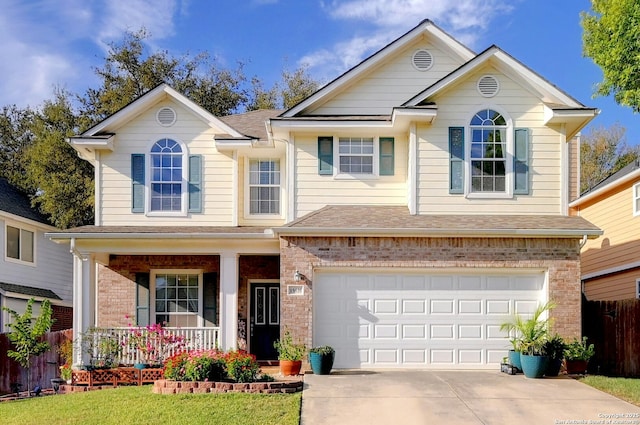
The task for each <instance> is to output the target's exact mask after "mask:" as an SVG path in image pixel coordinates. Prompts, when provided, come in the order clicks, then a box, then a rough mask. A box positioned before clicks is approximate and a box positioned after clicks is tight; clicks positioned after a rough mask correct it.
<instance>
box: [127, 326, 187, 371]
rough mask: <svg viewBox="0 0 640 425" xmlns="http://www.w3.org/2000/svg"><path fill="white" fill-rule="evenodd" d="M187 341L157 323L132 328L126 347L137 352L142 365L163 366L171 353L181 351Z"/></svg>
mask: <svg viewBox="0 0 640 425" xmlns="http://www.w3.org/2000/svg"><path fill="white" fill-rule="evenodd" d="M185 344H186V343H185V339H184V337H183V336H181V335H176V334H174V333H173V332H171V331H170V330H167V329H165V328H164V327H163V326H162V325H161V324H159V323H156V324H153V325H148V326H139V327H136V328H132V329H131V330H130V333H129V335H128V336H127V338H126V340H125V343H124V345H125V346H127V347H128V348H129V350H133V351H136V352H137V353H138V356H137V357H138V358H139V360H140V363H146V364H152V365H156V364H162V363H163V362H164V361H165V359H166V358H167V357H168V356H169V354H170V353H173V352H176V351H179V350H181V349H182V348H183V347H184V346H185Z"/></svg>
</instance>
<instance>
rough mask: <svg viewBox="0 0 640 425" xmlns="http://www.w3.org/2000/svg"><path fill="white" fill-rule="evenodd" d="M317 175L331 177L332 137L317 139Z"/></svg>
mask: <svg viewBox="0 0 640 425" xmlns="http://www.w3.org/2000/svg"><path fill="white" fill-rule="evenodd" d="M318 174H321V175H333V137H331V136H329V137H326V136H321V137H318Z"/></svg>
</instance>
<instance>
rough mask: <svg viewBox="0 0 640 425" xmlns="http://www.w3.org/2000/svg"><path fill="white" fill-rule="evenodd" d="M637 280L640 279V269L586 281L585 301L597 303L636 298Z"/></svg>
mask: <svg viewBox="0 0 640 425" xmlns="http://www.w3.org/2000/svg"><path fill="white" fill-rule="evenodd" d="M637 279H640V269H634V270H629V271H626V272H623V273H616V274H612V275H608V276H603V277H602V278H599V279H593V280H588V281H586V282H585V283H584V293H585V295H586V297H587V299H589V300H598V301H612V300H626V299H630V298H636V280H637Z"/></svg>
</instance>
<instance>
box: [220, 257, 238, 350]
mask: <svg viewBox="0 0 640 425" xmlns="http://www.w3.org/2000/svg"><path fill="white" fill-rule="evenodd" d="M220 345H221V347H220V348H222V349H223V350H234V349H236V348H237V345H238V253H236V252H230V251H225V252H221V253H220Z"/></svg>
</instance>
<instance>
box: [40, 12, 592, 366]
mask: <svg viewBox="0 0 640 425" xmlns="http://www.w3.org/2000/svg"><path fill="white" fill-rule="evenodd" d="M596 113H597V110H596V109H594V108H588V107H585V106H584V105H582V104H581V103H580V102H578V101H576V100H575V99H573V98H572V97H570V96H569V95H567V94H566V93H564V92H563V91H561V90H559V89H558V88H557V87H555V86H554V85H553V84H551V83H549V82H547V81H546V80H544V79H543V78H542V77H540V76H539V75H537V74H536V73H534V72H533V71H532V70H530V69H529V68H527V67H526V66H524V65H523V64H522V63H520V62H518V61H517V60H515V59H514V58H512V57H511V56H509V55H508V54H506V53H505V52H504V51H502V50H500V49H499V48H498V47H495V46H492V47H490V48H489V49H487V50H485V51H484V52H482V53H480V54H476V53H474V52H472V51H471V50H469V49H468V48H466V47H465V46H463V45H462V44H460V43H459V42H457V41H456V40H454V39H453V38H451V37H450V36H449V35H448V34H446V33H444V32H443V31H442V30H441V29H439V28H438V27H437V26H435V25H434V24H433V23H432V22H430V21H428V20H426V21H423V22H421V23H420V24H419V25H418V26H417V27H415V28H413V29H412V30H411V31H409V32H408V33H406V34H405V35H403V36H402V37H400V38H399V39H397V40H395V41H394V42H392V43H391V44H389V45H387V46H386V47H384V48H383V49H382V50H380V51H378V52H377V53H375V54H374V55H372V56H371V57H369V58H367V59H366V60H364V61H363V62H362V63H360V64H359V65H357V66H355V67H354V68H352V69H351V70H349V71H347V72H346V73H344V74H343V75H341V76H340V77H338V78H337V79H335V80H334V81H332V82H330V83H329V84H327V85H326V86H324V87H323V88H321V89H320V90H319V91H318V92H316V93H315V94H313V95H311V96H310V97H309V98H307V99H305V100H304V101H302V102H301V103H299V104H298V105H296V106H294V107H293V108H291V109H289V110H287V111H284V112H281V111H257V112H250V113H247V114H241V115H237V116H230V117H223V118H218V117H214V116H212V115H211V114H209V113H207V112H206V111H204V110H203V109H202V108H200V107H198V106H197V105H195V104H194V103H193V102H191V101H189V100H188V99H186V98H185V97H184V96H182V95H181V94H179V93H177V92H176V91H175V90H173V89H172V88H170V87H168V86H166V85H162V86H159V87H157V88H156V89H154V90H152V91H150V92H148V93H147V94H145V95H144V96H142V97H141V98H139V99H138V100H136V101H135V102H133V103H131V104H130V105H128V106H127V107H125V108H124V109H122V110H121V111H119V112H117V113H116V114H114V115H113V116H111V117H109V118H107V119H106V120H104V121H103V122H101V123H99V124H98V125H96V126H95V127H93V128H91V129H89V130H88V131H86V132H85V133H83V134H81V135H79V136H77V137H73V138H71V140H70V142H71V144H72V145H73V146H74V147H75V149H77V151H78V152H79V153H80V155H81V156H82V157H83V158H85V159H86V160H88V161H90V162H91V163H92V164H93V165H94V166H95V168H96V195H95V197H96V223H95V226H86V227H80V228H77V229H71V230H68V231H65V232H52V233H51V234H50V235H49V236H50V237H51V238H52V239H53V240H56V241H58V242H68V243H70V244H71V247H72V250H73V252H74V261H75V263H74V264H75V268H74V270H75V275H74V307H75V310H74V311H75V313H76V314H75V316H74V330H76V331H79V330H82V329H86V328H87V327H89V326H91V325H93V324H98V325H100V326H110V327H122V326H126V325H127V323H128V322H129V321H130V318H134V319H135V322H136V323H138V324H146V323H148V322H166V323H167V324H168V325H169V326H171V327H181V328H185V329H186V330H189V331H192V330H194V331H197V332H200V334H201V335H206V336H207V338H208V337H213V338H219V341H220V346H221V347H222V348H225V349H230V348H235V347H240V348H246V349H248V350H249V351H250V352H252V353H255V354H256V355H257V356H258V358H259V359H274V358H275V356H276V354H275V352H274V351H273V341H274V340H275V339H277V338H278V337H279V336H280V335H282V334H283V332H285V330H289V331H291V333H292V334H293V336H294V338H295V339H298V340H301V341H304V342H305V343H306V344H307V345H309V346H311V345H324V344H329V345H332V346H334V347H335V348H336V352H337V357H336V367H339V368H344V367H426V368H428V367H434V368H442V367H446V368H456V367H459V368H495V367H496V364H498V363H499V362H500V361H501V359H502V357H503V356H505V355H506V352H507V350H508V348H509V343H508V341H507V336H506V335H505V334H504V333H502V332H500V329H499V328H500V324H501V323H502V322H504V321H505V320H508V319H509V316H510V315H512V314H514V313H517V312H520V313H528V312H530V311H532V310H533V308H535V306H536V305H537V304H538V303H542V302H545V301H547V300H549V299H552V300H554V301H556V302H557V304H558V307H557V308H556V309H555V310H553V312H552V315H553V317H554V319H555V321H554V328H555V330H557V331H558V332H559V333H561V334H562V335H565V336H567V337H571V336H577V335H580V333H581V320H580V309H581V294H580V259H579V255H580V242H581V240H582V239H583V237H587V238H595V237H597V236H598V235H599V234H600V233H601V231H600V230H599V229H598V228H597V227H596V226H594V225H593V224H591V223H589V222H588V221H586V220H584V219H583V218H580V217H572V216H569V214H568V201H569V196H570V192H571V191H572V189H571V188H572V187H573V186H574V185H572V184H570V182H572V181H575V176H572V175H571V173H572V170H574V171H575V170H576V167H575V164H570V157H571V156H572V152H573V153H575V150H573V151H572V150H571V148H570V142H569V141H570V140H572V139H573V138H574V137H575V135H576V134H577V133H578V132H579V131H580V129H581V128H583V127H584V126H585V125H586V124H587V123H588V122H589V121H590V120H591V119H593V117H594V116H595V115H596ZM573 157H575V155H573ZM94 300H95V302H94ZM76 359H77V361H79V360H80V359H79V358H78V357H77V358H76Z"/></svg>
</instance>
